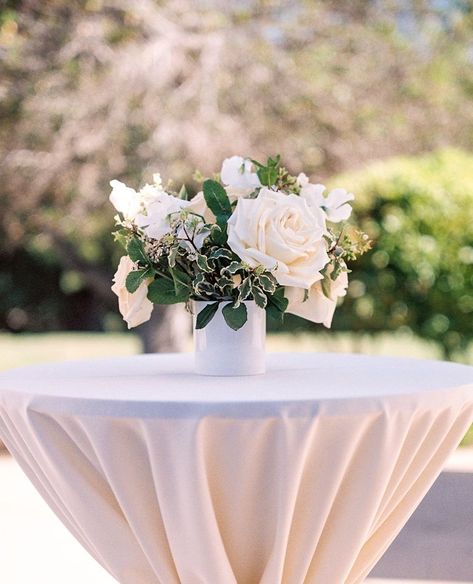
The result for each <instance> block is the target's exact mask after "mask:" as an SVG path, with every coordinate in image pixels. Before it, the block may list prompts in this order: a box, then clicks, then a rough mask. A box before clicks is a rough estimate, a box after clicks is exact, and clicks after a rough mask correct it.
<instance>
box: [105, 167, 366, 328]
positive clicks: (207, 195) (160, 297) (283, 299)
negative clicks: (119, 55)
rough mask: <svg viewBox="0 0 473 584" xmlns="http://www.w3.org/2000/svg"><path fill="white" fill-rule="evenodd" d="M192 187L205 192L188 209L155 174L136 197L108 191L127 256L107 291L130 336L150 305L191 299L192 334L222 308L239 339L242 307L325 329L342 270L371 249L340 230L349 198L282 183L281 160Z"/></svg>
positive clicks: (302, 183) (341, 285)
mask: <svg viewBox="0 0 473 584" xmlns="http://www.w3.org/2000/svg"><path fill="white" fill-rule="evenodd" d="M199 178H200V180H201V182H202V183H203V188H202V191H201V192H199V193H198V194H197V195H196V196H194V197H193V198H192V199H190V200H189V198H188V194H187V191H186V188H185V186H183V187H182V188H181V190H180V191H178V192H177V191H175V190H173V189H172V184H169V185H168V186H167V187H166V188H164V187H163V184H162V181H161V177H160V175H159V174H155V175H153V184H146V185H145V186H144V187H143V188H142V189H141V190H139V191H138V192H137V191H135V190H134V189H132V188H130V187H128V186H126V185H125V184H123V183H121V182H119V181H117V180H112V181H111V183H110V185H111V187H112V193H111V195H110V201H111V202H112V204H113V205H114V207H115V209H116V210H117V211H118V213H119V214H118V215H116V217H115V220H116V225H117V227H118V229H117V230H116V231H115V232H114V235H115V239H116V240H117V241H119V242H120V243H121V244H122V245H123V247H124V248H125V250H126V255H124V256H123V257H122V258H121V260H120V264H119V266H118V270H117V272H116V274H115V277H114V284H113V286H112V290H113V291H114V292H115V293H116V294H117V296H118V299H119V308H120V312H121V314H122V315H123V317H124V319H125V320H126V322H127V323H128V327H129V328H131V327H134V326H137V325H139V324H141V323H143V322H145V321H147V320H149V318H150V316H151V312H152V310H153V305H154V304H174V303H177V302H184V303H186V306H188V307H190V301H192V300H200V301H207V304H206V305H205V308H203V309H202V310H201V311H200V312H199V314H198V315H197V318H196V328H203V327H205V326H206V325H207V324H208V323H209V322H210V321H211V319H212V318H213V316H214V315H215V313H216V312H217V310H218V307H219V304H220V303H223V307H222V313H223V316H224V318H225V321H226V323H227V324H228V326H230V327H231V328H232V329H234V330H238V329H239V328H240V327H242V326H243V325H244V324H245V322H246V320H247V309H246V306H245V301H249V300H253V301H254V302H255V303H256V304H257V305H258V306H259V307H261V308H262V309H265V310H266V313H267V315H268V316H269V317H271V318H275V319H277V320H282V318H283V315H284V313H285V312H290V313H292V314H296V315H299V316H301V317H303V318H306V319H309V320H311V321H313V322H318V323H323V324H324V325H325V326H326V327H330V325H331V321H332V317H333V313H334V311H335V307H336V304H337V299H338V298H339V297H341V296H344V295H345V294H346V289H347V286H348V277H347V273H348V272H349V269H348V267H347V261H349V260H353V259H355V258H356V257H357V255H359V254H362V253H364V252H365V251H367V250H368V249H369V248H370V242H369V240H368V237H367V236H366V234H364V233H362V232H360V231H358V230H356V229H355V228H353V227H348V226H347V225H346V224H345V225H343V226H341V225H340V223H341V222H345V221H346V220H347V219H348V218H349V216H350V214H351V206H350V204H349V202H350V201H351V200H352V199H353V198H354V197H353V195H352V194H351V193H349V192H347V191H346V190H344V189H335V190H332V191H331V192H329V193H328V194H325V187H324V186H323V185H321V184H312V183H310V182H309V179H308V178H307V176H306V175H305V174H299V176H297V177H295V176H292V175H291V174H289V172H288V171H287V170H286V169H285V168H284V166H282V165H281V160H280V157H279V156H276V157H270V158H268V160H267V162H266V164H262V163H260V162H257V161H256V160H251V159H248V158H242V157H240V156H233V157H231V158H227V159H226V160H224V162H223V164H222V168H221V172H220V175H219V176H216V177H214V178H213V179H206V180H202V179H203V177H201V176H200V175H199Z"/></svg>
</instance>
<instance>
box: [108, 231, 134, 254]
mask: <svg viewBox="0 0 473 584" xmlns="http://www.w3.org/2000/svg"><path fill="white" fill-rule="evenodd" d="M112 235H113V240H114V241H116V242H118V243H119V244H120V245H121V246H122V247H123V249H125V250H126V248H127V246H128V240H129V239H130V232H129V231H128V229H117V231H114V232H113V233H112Z"/></svg>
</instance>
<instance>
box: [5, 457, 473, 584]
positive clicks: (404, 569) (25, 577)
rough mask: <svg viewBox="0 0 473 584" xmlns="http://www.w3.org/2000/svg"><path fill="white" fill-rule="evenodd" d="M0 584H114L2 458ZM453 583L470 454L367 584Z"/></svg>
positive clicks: (462, 568) (472, 567)
mask: <svg viewBox="0 0 473 584" xmlns="http://www.w3.org/2000/svg"><path fill="white" fill-rule="evenodd" d="M26 558H27V561H25V559H26ZM0 582H1V583H2V584H66V583H67V584H116V582H115V580H114V579H113V578H111V577H110V576H109V575H108V574H107V573H106V572H105V571H104V570H103V569H102V568H101V567H100V566H99V565H98V564H96V563H95V561H94V560H92V559H91V558H90V557H89V556H88V554H87V553H86V552H85V551H83V550H82V548H81V546H80V545H78V544H77V542H76V541H75V540H74V538H73V537H72V536H71V535H69V533H68V532H67V531H66V529H65V528H64V527H63V526H62V525H61V523H60V522H59V521H58V520H57V519H56V517H55V516H54V515H53V513H52V512H51V511H50V510H49V509H48V507H47V506H46V505H45V504H44V503H43V501H42V499H41V498H40V497H39V495H37V493H36V491H35V490H34V489H33V487H32V486H31V485H30V483H29V482H28V480H27V479H26V478H25V477H24V475H23V474H22V472H21V471H20V470H19V469H18V467H17V465H16V463H15V462H14V461H13V460H12V459H11V458H10V457H8V456H0ZM459 582H462V583H464V582H470V583H472V582H473V449H471V448H470V449H461V450H459V451H457V453H456V454H455V455H454V457H452V459H451V460H450V461H449V464H448V471H447V472H445V473H443V474H442V475H441V476H440V478H439V480H438V481H437V482H436V484H435V485H434V487H433V488H432V489H431V491H430V493H429V494H428V496H427V497H426V499H425V500H424V502H423V503H422V504H421V506H420V507H419V509H418V510H417V511H416V513H415V514H414V515H413V516H412V518H411V520H410V521H409V523H408V524H407V525H406V527H405V528H404V530H403V531H402V532H401V534H400V535H399V537H398V538H397V539H396V541H395V542H394V544H393V545H392V546H391V548H390V549H389V551H388V552H387V553H386V554H385V556H384V558H383V559H382V560H381V562H380V564H379V565H378V567H377V568H376V570H375V571H374V573H373V574H372V578H370V579H369V580H368V581H367V584H458V583H459ZM334 584H335V583H334ZM337 584H338V583H337Z"/></svg>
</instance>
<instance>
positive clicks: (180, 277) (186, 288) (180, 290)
mask: <svg viewBox="0 0 473 584" xmlns="http://www.w3.org/2000/svg"><path fill="white" fill-rule="evenodd" d="M169 271H170V272H171V276H172V279H173V282H174V290H175V292H176V295H177V296H185V295H187V296H189V295H190V288H191V282H192V279H191V277H190V276H189V274H186V272H183V271H182V270H177V269H176V268H173V269H172V270H169Z"/></svg>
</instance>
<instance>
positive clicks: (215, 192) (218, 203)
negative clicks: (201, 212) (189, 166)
mask: <svg viewBox="0 0 473 584" xmlns="http://www.w3.org/2000/svg"><path fill="white" fill-rule="evenodd" d="M204 198H205V202H206V203H207V207H208V208H209V209H210V210H211V211H212V213H213V214H214V215H215V217H216V219H217V223H218V225H219V226H220V227H222V225H224V224H226V222H227V219H228V218H229V217H230V215H231V214H232V206H231V203H230V199H229V198H228V195H227V192H226V191H225V189H224V188H223V187H222V185H221V184H220V183H218V182H217V181H215V180H211V179H207V180H206V181H205V182H204Z"/></svg>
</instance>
